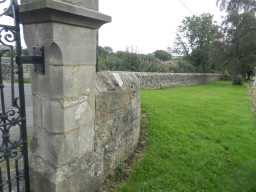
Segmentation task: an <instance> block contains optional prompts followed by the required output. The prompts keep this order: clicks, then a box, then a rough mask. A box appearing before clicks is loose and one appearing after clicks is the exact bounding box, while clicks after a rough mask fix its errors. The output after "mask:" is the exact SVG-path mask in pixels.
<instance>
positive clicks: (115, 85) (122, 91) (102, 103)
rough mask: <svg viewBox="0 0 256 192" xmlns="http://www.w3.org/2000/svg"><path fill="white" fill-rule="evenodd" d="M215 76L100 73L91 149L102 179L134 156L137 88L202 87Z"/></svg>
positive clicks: (137, 127)
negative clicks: (95, 157)
mask: <svg viewBox="0 0 256 192" xmlns="http://www.w3.org/2000/svg"><path fill="white" fill-rule="evenodd" d="M220 78H221V75H217V74H163V73H162V74H160V73H132V72H100V73H98V74H97V81H96V85H97V86H96V88H97V90H96V122H95V124H96V126H95V129H96V131H95V133H96V137H95V145H96V150H97V153H98V155H99V156H100V159H102V175H103V177H106V176H108V175H109V174H112V173H113V171H114V170H115V168H116V167H117V166H118V165H119V164H120V162H122V161H124V160H126V159H127V158H128V157H129V156H130V155H132V153H133V152H134V150H135V148H136V146H137V143H138V141H139V136H140V116H141V105H140V104H141V101H140V88H151V89H152V88H162V87H172V86H178V85H194V84H203V83H207V82H210V81H215V80H219V79H220Z"/></svg>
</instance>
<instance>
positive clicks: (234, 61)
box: [217, 0, 256, 84]
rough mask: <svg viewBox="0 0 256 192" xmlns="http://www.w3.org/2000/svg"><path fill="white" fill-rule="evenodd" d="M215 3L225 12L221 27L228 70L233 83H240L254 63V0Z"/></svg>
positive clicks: (255, 27) (255, 33)
mask: <svg viewBox="0 0 256 192" xmlns="http://www.w3.org/2000/svg"><path fill="white" fill-rule="evenodd" d="M217 4H218V6H219V7H220V9H221V10H225V11H226V12H227V16H226V19H225V21H224V22H223V28H224V31H225V43H226V59H227V61H228V66H229V70H230V72H231V75H232V79H233V83H234V84H241V83H242V77H243V78H246V77H248V76H249V78H250V74H252V71H253V68H254V67H255V65H256V63H255V62H256V17H255V11H256V1H255V0H217Z"/></svg>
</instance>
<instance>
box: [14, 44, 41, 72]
mask: <svg viewBox="0 0 256 192" xmlns="http://www.w3.org/2000/svg"><path fill="white" fill-rule="evenodd" d="M17 60H20V63H22V64H33V65H34V71H35V72H36V73H40V74H45V59H44V48H43V47H33V53H32V56H21V57H16V61H17Z"/></svg>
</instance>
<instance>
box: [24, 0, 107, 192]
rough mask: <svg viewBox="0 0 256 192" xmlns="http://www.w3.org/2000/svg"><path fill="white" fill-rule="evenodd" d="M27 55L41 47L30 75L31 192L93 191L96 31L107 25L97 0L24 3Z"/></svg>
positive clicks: (96, 171)
mask: <svg viewBox="0 0 256 192" xmlns="http://www.w3.org/2000/svg"><path fill="white" fill-rule="evenodd" d="M22 3H23V4H22V6H21V16H22V21H23V23H24V33H25V40H26V43H27V46H28V49H29V51H32V48H33V47H44V51H45V59H46V60H45V63H46V72H45V74H44V75H42V74H38V73H33V74H32V95H33V111H34V112H33V114H34V125H33V134H32V142H31V153H32V154H31V158H30V165H31V167H30V172H31V178H30V179H31V185H32V186H31V187H32V191H33V192H94V191H96V190H98V187H99V185H100V182H101V181H102V179H101V178H100V177H101V175H102V174H101V171H102V164H100V163H99V164H97V163H98V162H99V161H98V160H97V158H99V155H97V153H98V152H97V150H96V148H95V145H94V137H95V91H96V90H95V89H96V45H97V30H98V29H99V27H100V26H101V25H103V24H104V23H107V22H110V21H111V18H110V17H109V16H106V15H103V14H101V13H99V12H98V0H27V1H23V2H22Z"/></svg>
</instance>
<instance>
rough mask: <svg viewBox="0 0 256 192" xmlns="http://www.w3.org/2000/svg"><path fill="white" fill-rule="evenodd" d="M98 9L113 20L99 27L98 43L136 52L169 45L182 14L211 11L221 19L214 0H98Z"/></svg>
mask: <svg viewBox="0 0 256 192" xmlns="http://www.w3.org/2000/svg"><path fill="white" fill-rule="evenodd" d="M100 11H101V12H102V13H105V14H107V15H110V16H112V20H113V21H112V23H109V24H106V25H104V26H103V27H102V28H101V29H100V34H99V44H100V45H101V46H110V47H112V48H113V49H114V51H117V50H126V49H127V47H133V50H134V51H136V52H138V53H151V52H154V51H155V50H157V49H163V50H167V47H172V45H173V42H174V40H175V36H176V31H177V27H178V26H179V25H180V23H181V21H182V19H183V18H184V17H185V16H189V15H193V14H196V15H199V14H201V13H211V14H213V15H214V16H215V20H217V21H220V20H221V14H220V11H219V10H218V8H217V7H216V0H100Z"/></svg>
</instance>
